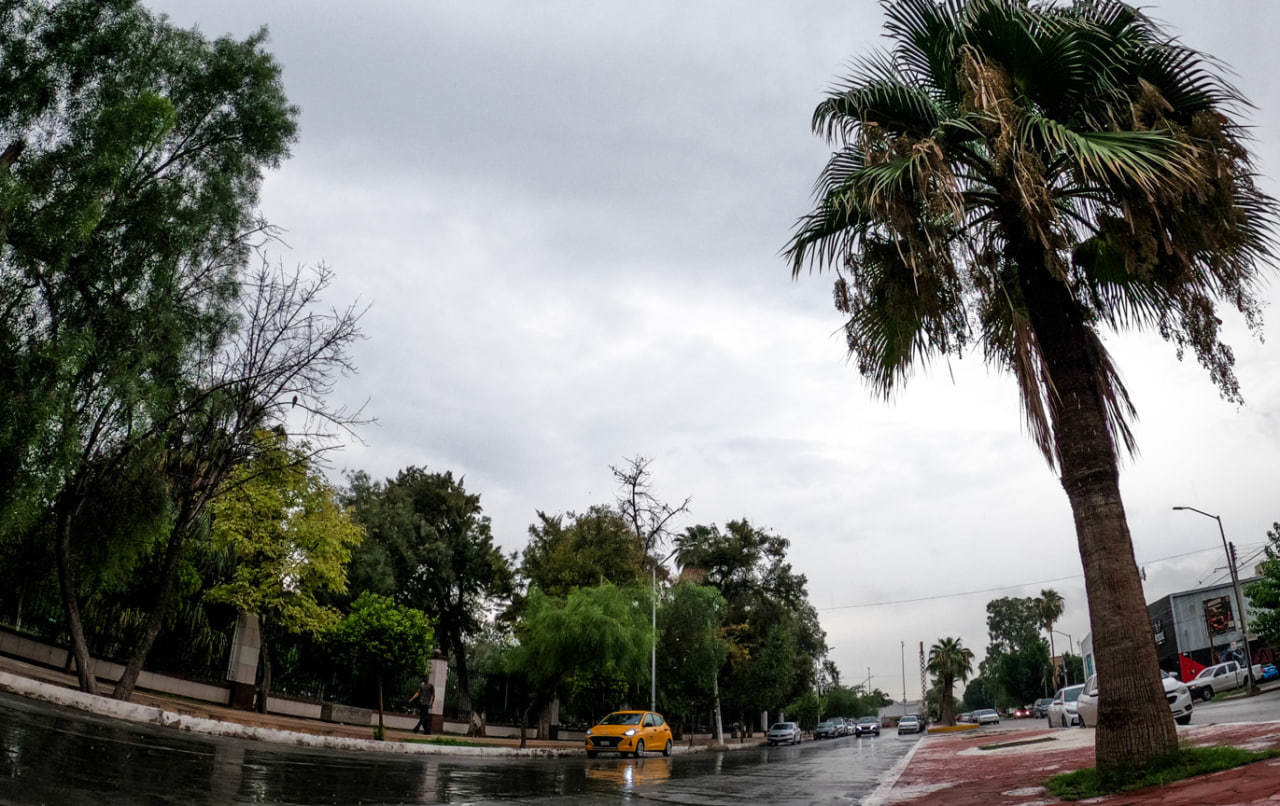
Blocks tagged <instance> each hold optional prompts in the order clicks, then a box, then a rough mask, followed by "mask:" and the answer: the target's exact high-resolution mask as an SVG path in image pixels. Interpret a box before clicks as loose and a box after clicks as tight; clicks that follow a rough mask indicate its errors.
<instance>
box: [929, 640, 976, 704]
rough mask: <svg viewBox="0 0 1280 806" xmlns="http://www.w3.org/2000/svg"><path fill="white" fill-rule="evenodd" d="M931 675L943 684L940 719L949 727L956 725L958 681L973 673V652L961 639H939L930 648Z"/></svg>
mask: <svg viewBox="0 0 1280 806" xmlns="http://www.w3.org/2000/svg"><path fill="white" fill-rule="evenodd" d="M928 668H929V673H930V674H933V675H935V676H936V677H937V678H938V679H939V680H940V681H941V682H942V706H941V707H942V713H941V714H940V718H941V720H942V721H943V722H945V723H946V724H948V725H954V724H956V699H955V692H954V691H952V689H953V688H955V685H956V680H957V679H959V680H960V681H961V682H964V681H965V680H968V679H969V674H970V673H971V672H972V671H973V650H971V649H967V648H965V646H964V645H963V644H961V643H960V639H959V638H939V639H938V643H936V644H934V645H933V646H931V647H929V666H928Z"/></svg>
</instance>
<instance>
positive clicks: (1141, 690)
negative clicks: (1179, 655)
mask: <svg viewBox="0 0 1280 806" xmlns="http://www.w3.org/2000/svg"><path fill="white" fill-rule="evenodd" d="M1029 251H1031V252H1034V249H1032V250H1029ZM1026 256H1027V255H1026V251H1024V257H1026ZM1018 276H1019V281H1020V283H1021V287H1022V292H1023V297H1024V299H1025V300H1026V303H1027V309H1028V313H1029V316H1030V321H1031V329H1032V332H1033V333H1034V334H1035V338H1036V339H1037V341H1038V342H1039V345H1040V350H1041V354H1042V355H1043V356H1044V359H1045V363H1046V365H1047V366H1046V369H1047V373H1048V382H1049V388H1050V390H1051V391H1050V400H1049V409H1050V415H1051V420H1052V427H1053V440H1054V445H1055V446H1056V448H1057V451H1058V459H1059V464H1060V469H1061V472H1062V487H1063V489H1064V490H1065V491H1066V493H1067V499H1068V500H1069V501H1070V503H1071V511H1072V514H1073V515H1074V517H1075V525H1076V538H1077V541H1078V543H1079V548H1080V558H1081V561H1082V563H1083V566H1084V577H1085V590H1086V592H1087V594H1088V598H1089V621H1090V624H1091V626H1092V629H1093V647H1094V656H1095V658H1096V662H1097V669H1098V680H1099V688H1100V690H1101V691H1103V692H1105V695H1104V696H1103V697H1101V698H1100V699H1099V702H1098V730H1097V739H1096V744H1095V747H1096V756H1097V766H1098V771H1099V772H1100V773H1102V774H1103V775H1108V774H1110V773H1114V772H1117V771H1119V770H1121V769H1123V768H1128V767H1134V766H1141V765H1143V764H1145V763H1147V762H1149V761H1150V760H1152V759H1153V758H1155V757H1158V756H1161V755H1164V754H1167V753H1170V752H1173V751H1174V750H1176V749H1177V747H1178V736H1177V731H1176V729H1175V728H1174V725H1173V717H1172V715H1171V714H1170V712H1169V704H1168V702H1166V700H1165V695H1164V689H1163V686H1162V685H1161V682H1160V667H1159V663H1158V661H1157V658H1156V647H1155V641H1154V640H1153V639H1152V634H1151V623H1150V621H1149V620H1148V618H1147V605H1146V599H1145V597H1144V596H1143V592H1142V581H1141V578H1140V576H1139V573H1138V566H1137V563H1136V562H1135V561H1134V557H1133V544H1132V542H1131V540H1130V536H1129V525H1128V523H1127V521H1126V519H1125V512H1124V504H1123V503H1122V501H1121V498H1120V471H1119V468H1118V462H1117V456H1116V447H1115V443H1114V442H1113V440H1112V437H1111V433H1110V432H1109V431H1108V428H1107V403H1106V399H1105V397H1104V395H1103V389H1102V386H1101V385H1100V380H1099V376H1100V374H1101V367H1102V366H1103V362H1104V361H1105V360H1106V358H1105V354H1104V353H1102V347H1101V344H1100V342H1098V341H1097V339H1096V336H1095V335H1094V333H1093V332H1092V330H1090V328H1089V326H1088V325H1087V324H1086V323H1085V322H1084V321H1083V319H1082V318H1081V312H1080V309H1079V306H1078V305H1077V303H1076V301H1075V299H1074V298H1073V297H1072V295H1071V293H1070V292H1069V290H1068V289H1067V288H1066V287H1065V286H1064V285H1063V284H1062V282H1060V281H1059V280H1057V279H1055V278H1054V277H1052V276H1051V275H1050V274H1049V272H1048V271H1047V269H1045V268H1044V266H1043V263H1042V262H1040V263H1030V262H1028V261H1025V260H1019V274H1018Z"/></svg>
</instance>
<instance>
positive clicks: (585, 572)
mask: <svg viewBox="0 0 1280 806" xmlns="http://www.w3.org/2000/svg"><path fill="white" fill-rule="evenodd" d="M642 561H643V554H642V553H641V549H640V545H639V543H638V542H637V541H636V538H635V535H634V533H632V531H631V527H630V525H628V523H627V522H626V521H625V520H623V518H622V516H621V515H619V514H618V513H617V512H615V511H613V510H612V509H610V508H608V507H604V506H594V507H592V508H591V509H589V510H588V511H587V512H586V513H585V514H582V515H578V514H575V513H573V512H569V513H567V514H565V515H556V516H549V515H547V514H545V513H543V512H539V513H538V523H536V524H533V525H531V526H530V527H529V543H528V545H527V546H526V547H525V549H524V552H523V554H522V556H521V563H520V576H521V577H523V578H524V579H525V580H526V581H527V582H528V583H529V584H531V585H537V586H538V588H540V589H541V590H542V592H543V593H546V594H548V595H550V596H561V597H563V596H567V595H569V593H570V592H571V591H572V590H573V589H574V588H589V587H594V586H596V585H599V584H600V583H602V582H610V583H612V584H614V585H618V586H621V587H627V586H630V585H637V584H639V583H640V581H641V578H642V577H647V576H648V575H647V573H645V572H644V570H643V565H642Z"/></svg>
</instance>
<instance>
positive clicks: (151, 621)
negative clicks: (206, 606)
mask: <svg viewBox="0 0 1280 806" xmlns="http://www.w3.org/2000/svg"><path fill="white" fill-rule="evenodd" d="M189 521H190V516H189V515H188V510H187V509H186V508H185V507H184V509H183V510H182V511H181V512H180V513H179V517H178V519H177V521H176V522H175V523H174V526H173V529H172V530H171V531H170V532H169V543H168V545H167V546H166V547H165V555H164V566H163V568H162V569H161V571H160V574H161V576H160V586H159V589H158V590H157V592H156V599H155V603H154V604H153V605H152V607H151V612H150V613H149V614H148V615H147V621H146V623H145V624H144V625H143V628H142V635H141V636H139V638H138V643H137V644H135V645H134V648H133V653H132V654H131V655H130V656H129V663H128V665H126V666H125V668H124V673H123V674H121V675H120V679H119V680H118V681H116V687H115V690H114V691H112V692H111V696H112V697H115V698H116V699H117V700H128V699H129V698H130V697H132V696H133V688H134V686H136V685H137V683H138V675H139V674H140V673H141V672H142V665H143V664H144V663H146V661H147V655H148V653H150V652H151V646H152V645H153V644H154V643H155V642H156V637H157V636H158V635H160V630H161V628H162V627H164V617H165V613H166V612H167V611H168V609H169V599H170V598H171V597H172V595H173V585H174V581H175V580H176V579H177V576H178V561H179V560H180V559H181V557H182V543H183V539H184V538H185V537H186V534H187V529H188V528H190V526H191V524H190V523H189Z"/></svg>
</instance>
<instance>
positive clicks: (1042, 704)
mask: <svg viewBox="0 0 1280 806" xmlns="http://www.w3.org/2000/svg"><path fill="white" fill-rule="evenodd" d="M1052 704H1053V697H1041V698H1040V699H1038V700H1036V701H1035V702H1033V703H1032V704H1031V716H1032V717H1033V718H1035V719H1044V718H1045V717H1047V716H1048V715H1049V706H1050V705H1052Z"/></svg>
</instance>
